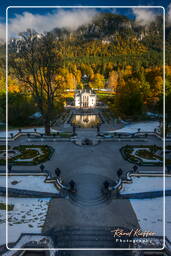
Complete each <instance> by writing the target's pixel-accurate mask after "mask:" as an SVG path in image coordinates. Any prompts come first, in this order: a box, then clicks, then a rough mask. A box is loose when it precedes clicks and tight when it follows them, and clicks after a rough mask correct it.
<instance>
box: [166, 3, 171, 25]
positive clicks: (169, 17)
mask: <svg viewBox="0 0 171 256" xmlns="http://www.w3.org/2000/svg"><path fill="white" fill-rule="evenodd" d="M166 21H167V24H168V25H171V3H170V4H169V5H168V11H167V16H166Z"/></svg>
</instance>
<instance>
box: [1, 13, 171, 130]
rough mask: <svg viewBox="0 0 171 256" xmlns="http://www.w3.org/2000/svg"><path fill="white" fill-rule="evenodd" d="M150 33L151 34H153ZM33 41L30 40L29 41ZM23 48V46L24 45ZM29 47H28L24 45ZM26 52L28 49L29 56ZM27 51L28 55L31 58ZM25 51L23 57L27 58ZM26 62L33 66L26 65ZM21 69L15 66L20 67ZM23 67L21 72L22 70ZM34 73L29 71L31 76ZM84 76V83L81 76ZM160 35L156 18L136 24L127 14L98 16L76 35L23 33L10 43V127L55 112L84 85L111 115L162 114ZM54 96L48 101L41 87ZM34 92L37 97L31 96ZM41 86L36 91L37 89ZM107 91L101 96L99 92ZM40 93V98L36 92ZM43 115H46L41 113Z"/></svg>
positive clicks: (169, 45) (170, 90) (169, 95)
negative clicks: (141, 24) (90, 89)
mask: <svg viewBox="0 0 171 256" xmlns="http://www.w3.org/2000/svg"><path fill="white" fill-rule="evenodd" d="M154 35H155V36H154ZM33 37H34V40H33ZM26 45H27V47H26ZM28 45H29V47H28ZM28 50H29V51H30V52H29V53H28ZM31 52H32V56H31ZM27 53H28V54H27ZM45 62H46V64H45ZM31 63H32V64H33V65H32V66H31ZM19 66H20V67H19ZM21 66H22V68H21ZM4 67H5V60H4V46H3V45H2V46H1V49H0V102H1V103H0V121H1V122H4V121H5V69H4ZM165 69H166V83H165V87H166V92H165V95H166V112H167V113H168V114H167V115H166V116H167V118H168V119H169V120H170V112H171V110H170V109H171V106H170V105H171V103H170V102H171V100H170V99H171V30H170V29H169V28H167V30H166V68H165ZM32 70H34V72H32ZM85 75H86V81H85V79H83V77H84V76H85ZM163 78H164V74H163V31H162V20H161V17H160V16H159V17H158V19H157V21H156V22H155V23H151V24H150V26H148V27H146V26H139V27H138V26H137V25H136V24H135V22H134V21H133V20H130V19H129V18H128V17H126V16H121V15H116V14H109V13H102V14H101V16H100V17H99V16H98V18H97V20H96V21H94V23H93V24H89V25H86V26H82V27H80V28H79V29H77V30H76V31H67V30H66V29H54V30H53V31H51V32H48V33H47V34H39V33H37V32H36V31H30V30H28V31H26V32H23V33H21V34H20V38H13V40H11V42H10V43H9V77H8V103H9V109H10V111H9V125H11V126H19V125H21V124H20V123H21V120H22V123H23V125H28V124H29V123H30V119H29V116H31V115H32V114H33V113H35V112H36V111H40V112H43V113H45V112H46V111H45V108H48V106H49V108H50V106H51V108H54V109H55V111H52V113H50V112H49V113H50V118H51V119H53V118H54V116H55V115H57V114H60V113H61V111H63V109H64V105H65V102H66V99H67V98H72V97H73V92H74V90H76V89H81V88H84V87H85V86H88V87H90V88H92V89H94V90H96V92H97V93H98V95H99V100H100V101H103V102H104V103H105V104H107V105H108V106H109V109H110V111H111V112H112V113H113V114H114V116H116V117H121V118H123V119H127V118H132V119H137V118H139V119H140V118H142V117H143V114H144V113H145V112H147V111H152V112H156V113H160V114H161V113H162V111H163V83H164V81H163ZM47 80H48V81H49V85H50V86H51V91H53V92H54V93H53V97H51V102H48V103H47V104H46V105H45V106H43V104H42V103H41V104H39V103H40V98H41V97H42V99H43V100H44V102H46V101H47V98H46V90H45V87H46V86H48V83H47ZM35 88H36V90H37V94H36V95H35V91H36V90H35ZM40 88H41V91H40ZM102 89H106V91H107V92H106V93H104V92H102V91H101V90H102ZM38 92H39V94H38ZM45 115H46V116H47V115H48V113H47V112H46V113H45Z"/></svg>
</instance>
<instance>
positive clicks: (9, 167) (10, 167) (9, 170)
mask: <svg viewBox="0 0 171 256" xmlns="http://www.w3.org/2000/svg"><path fill="white" fill-rule="evenodd" d="M11 171H12V164H8V172H11Z"/></svg>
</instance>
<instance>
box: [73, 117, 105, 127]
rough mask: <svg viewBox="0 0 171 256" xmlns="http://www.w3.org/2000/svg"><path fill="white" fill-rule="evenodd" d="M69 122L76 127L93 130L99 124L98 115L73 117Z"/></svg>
mask: <svg viewBox="0 0 171 256" xmlns="http://www.w3.org/2000/svg"><path fill="white" fill-rule="evenodd" d="M71 122H72V124H74V125H76V126H77V127H81V128H93V127H96V126H97V124H100V118H99V116H98V115H74V116H73V118H72V121H71Z"/></svg>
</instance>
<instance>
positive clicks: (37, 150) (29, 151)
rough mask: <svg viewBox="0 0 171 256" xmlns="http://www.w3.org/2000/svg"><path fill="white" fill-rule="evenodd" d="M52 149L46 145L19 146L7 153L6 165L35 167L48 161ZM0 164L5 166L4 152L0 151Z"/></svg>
mask: <svg viewBox="0 0 171 256" xmlns="http://www.w3.org/2000/svg"><path fill="white" fill-rule="evenodd" d="M53 152H54V149H53V148H52V147H50V146H47V145H19V146H16V147H13V148H12V150H10V151H8V163H9V164H13V165H37V164H40V163H42V162H45V161H48V160H50V158H51V156H52V154H53ZM1 155H2V156H1V159H0V164H1V165H5V158H6V151H5V150H2V151H1Z"/></svg>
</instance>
